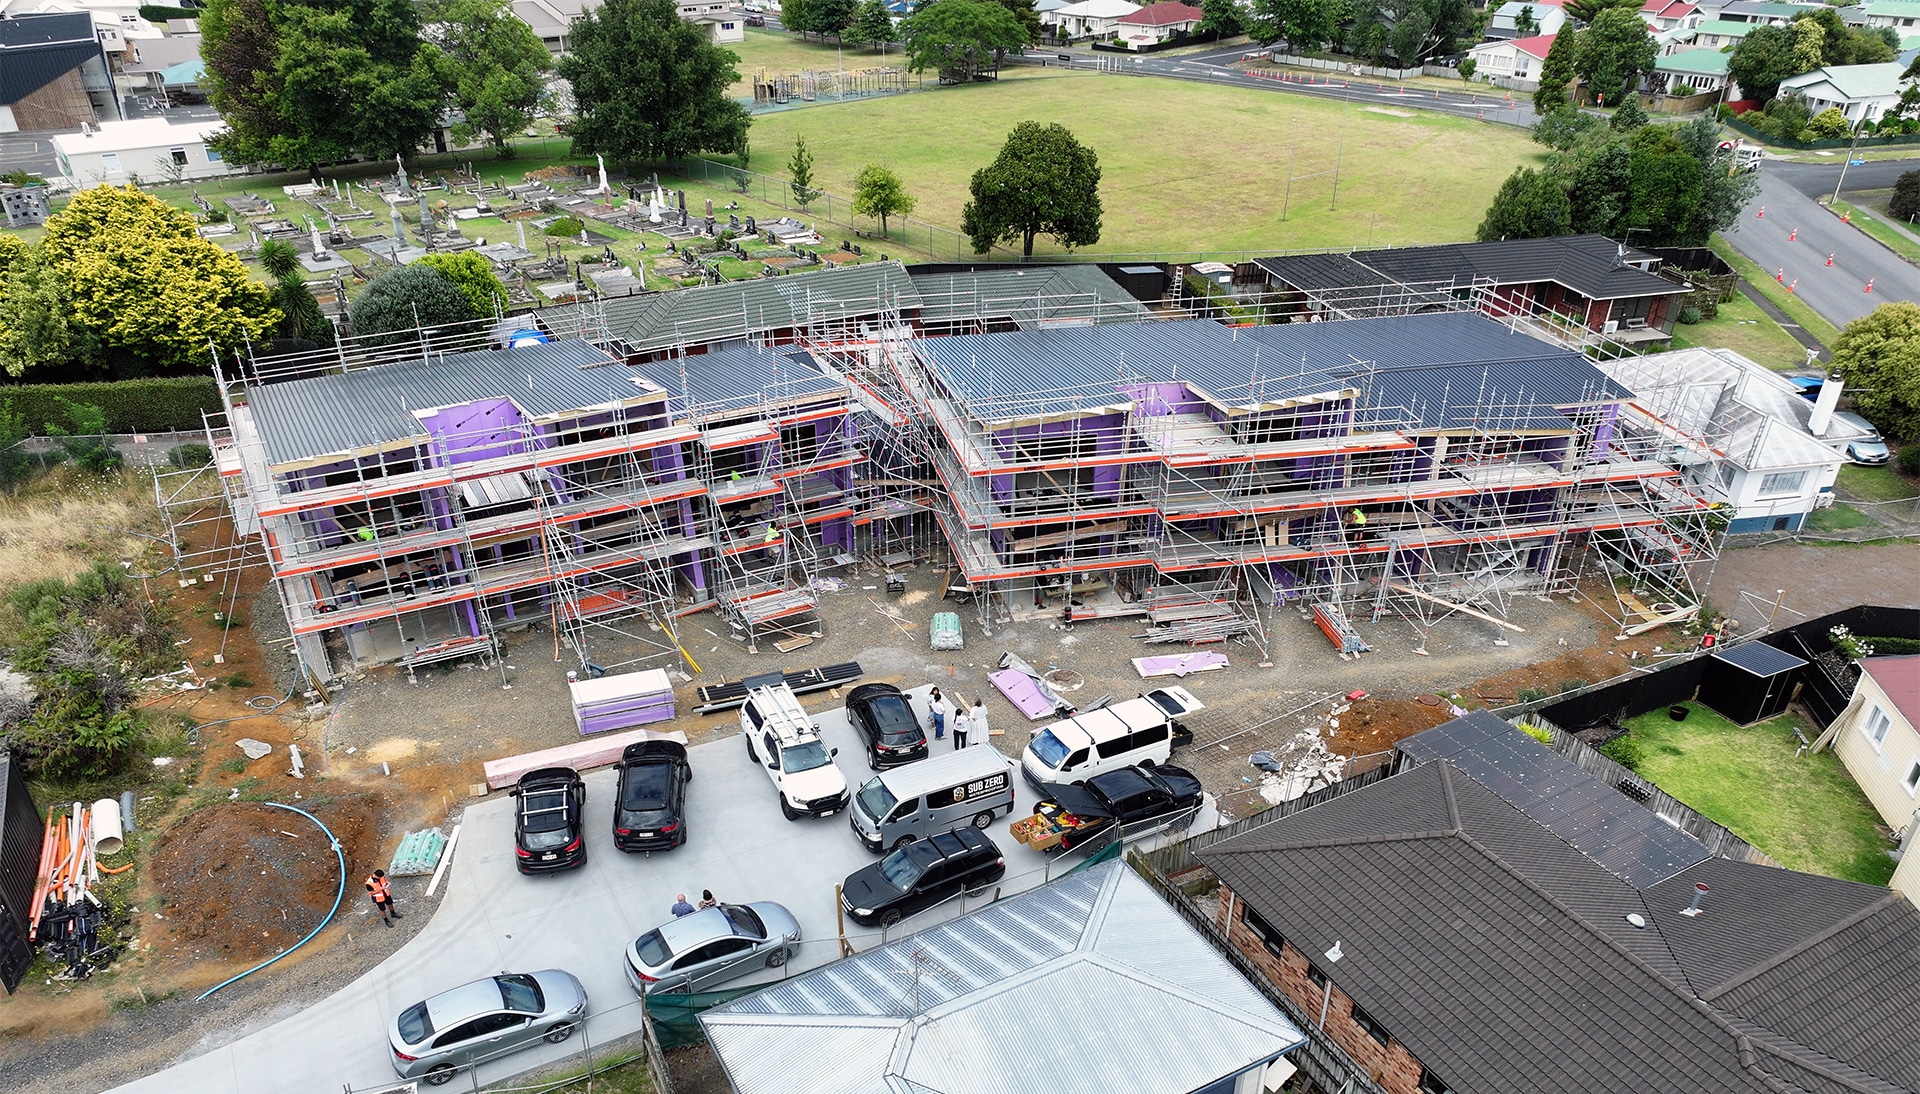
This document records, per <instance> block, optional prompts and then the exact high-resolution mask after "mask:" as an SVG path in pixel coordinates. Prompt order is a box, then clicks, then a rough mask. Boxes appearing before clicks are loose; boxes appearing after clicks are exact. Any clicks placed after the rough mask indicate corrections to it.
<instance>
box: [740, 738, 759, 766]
mask: <svg viewBox="0 0 1920 1094" xmlns="http://www.w3.org/2000/svg"><path fill="white" fill-rule="evenodd" d="M740 739H741V740H743V741H745V742H747V759H749V760H752V761H753V762H754V764H755V765H758V764H759V763H760V754H759V753H758V752H755V751H754V750H753V738H752V737H749V736H747V735H746V734H744V733H742V734H741V735H740Z"/></svg>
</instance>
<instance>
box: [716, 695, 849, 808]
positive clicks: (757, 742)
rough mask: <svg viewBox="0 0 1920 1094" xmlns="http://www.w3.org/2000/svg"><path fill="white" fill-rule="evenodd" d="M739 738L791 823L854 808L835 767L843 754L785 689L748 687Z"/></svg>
mask: <svg viewBox="0 0 1920 1094" xmlns="http://www.w3.org/2000/svg"><path fill="white" fill-rule="evenodd" d="M774 679H776V680H777V679H778V676H777V675H775V677H774ZM740 736H742V737H744V738H746V741H747V758H748V759H751V760H752V761H753V762H754V763H755V764H756V765H757V766H759V767H760V769H761V770H763V771H765V772H766V773H767V778H769V779H772V780H773V789H774V790H775V792H777V793H778V794H779V796H780V812H781V813H782V814H784V815H785V816H786V818H787V819H788V820H798V819H800V818H801V817H803V816H806V817H831V816H833V815H834V814H835V813H838V812H839V811H841V810H842V809H845V808H846V807H847V806H848V805H849V804H850V803H851V802H852V800H853V792H852V791H851V790H850V789H849V788H848V786H847V778H846V776H845V775H842V774H841V773H840V768H839V766H838V765H836V764H835V763H834V762H833V758H834V757H835V756H837V755H839V754H840V750H839V749H837V748H836V749H829V748H827V746H826V745H825V744H824V743H823V742H822V741H821V740H820V730H819V728H818V727H816V726H815V725H814V724H813V719H812V718H810V717H809V716H808V715H807V712H806V710H805V709H803V708H802V707H801V706H800V700H799V699H797V698H795V697H794V694H793V691H792V690H791V689H790V688H788V687H787V686H786V685H785V684H784V683H780V684H773V685H771V686H766V687H753V686H751V685H750V686H749V688H748V691H747V698H746V701H745V702H744V703H742V704H741V706H740Z"/></svg>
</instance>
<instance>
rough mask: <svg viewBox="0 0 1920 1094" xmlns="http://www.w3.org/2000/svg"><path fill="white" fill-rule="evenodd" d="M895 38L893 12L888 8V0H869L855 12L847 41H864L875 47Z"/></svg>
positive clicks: (848, 29)
mask: <svg viewBox="0 0 1920 1094" xmlns="http://www.w3.org/2000/svg"><path fill="white" fill-rule="evenodd" d="M893 38H894V30H893V14H892V13H891V12H889V11H888V10H887V0H867V2H866V3H864V4H862V5H860V10H858V11H856V12H854V13H853V23H852V25H850V26H848V27H847V32H846V39H847V41H849V42H864V43H866V44H867V45H870V46H875V47H877V46H879V45H880V44H881V43H882V42H891V41H893Z"/></svg>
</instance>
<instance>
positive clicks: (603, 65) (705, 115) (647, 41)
mask: <svg viewBox="0 0 1920 1094" xmlns="http://www.w3.org/2000/svg"><path fill="white" fill-rule="evenodd" d="M572 41H573V50H572V52H571V53H568V54H567V55H566V56H563V57H561V58H560V63H559V72H560V75H561V76H562V77H563V78H564V79H566V80H567V81H568V82H569V83H571V84H572V85H573V96H574V102H575V107H576V110H577V112H578V117H577V119H576V120H575V122H574V125H573V130H572V132H573V147H574V149H575V151H577V152H584V153H595V152H599V153H604V154H605V155H607V156H609V157H612V158H614V159H619V160H640V159H653V160H660V159H678V158H680V157H683V156H691V155H694V154H696V153H699V152H743V151H745V149H746V146H747V125H748V124H749V122H750V121H751V119H750V118H749V117H748V116H747V110H746V108H745V107H743V106H741V105H740V104H739V103H737V102H735V101H733V99H731V98H729V97H728V95H727V88H728V87H729V86H730V85H732V83H733V82H734V81H735V80H738V79H739V78H740V74H739V72H737V71H736V70H735V69H734V67H733V66H734V65H735V64H736V63H738V62H739V60H740V58H739V57H738V56H737V55H736V54H734V53H732V52H730V51H728V50H724V49H721V48H720V47H718V46H716V45H714V44H712V43H711V42H709V41H707V33H706V31H705V30H703V29H701V28H700V27H699V26H697V25H696V24H693V23H689V22H687V21H686V20H684V19H681V18H680V13H679V11H678V9H677V8H676V7H675V6H674V3H673V0H606V2H605V3H603V4H601V5H600V6H599V7H597V8H593V9H590V10H588V11H587V12H586V13H585V14H583V15H581V16H580V18H578V19H576V20H574V22H573V35H572Z"/></svg>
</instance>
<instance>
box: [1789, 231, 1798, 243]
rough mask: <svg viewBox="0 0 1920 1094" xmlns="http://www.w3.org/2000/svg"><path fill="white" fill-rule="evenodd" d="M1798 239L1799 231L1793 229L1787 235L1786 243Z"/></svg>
mask: <svg viewBox="0 0 1920 1094" xmlns="http://www.w3.org/2000/svg"><path fill="white" fill-rule="evenodd" d="M1799 238H1800V229H1798V228H1795V229H1794V230H1793V231H1791V232H1788V233H1787V242H1788V243H1792V242H1793V241H1794V240H1796V239H1799Z"/></svg>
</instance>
